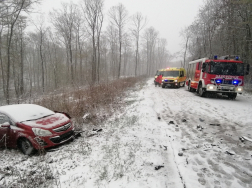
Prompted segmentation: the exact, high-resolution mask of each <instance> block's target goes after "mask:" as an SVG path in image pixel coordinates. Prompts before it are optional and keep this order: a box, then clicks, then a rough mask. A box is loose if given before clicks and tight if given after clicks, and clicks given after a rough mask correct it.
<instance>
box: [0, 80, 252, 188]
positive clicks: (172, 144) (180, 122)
mask: <svg viewBox="0 0 252 188" xmlns="http://www.w3.org/2000/svg"><path fill="white" fill-rule="evenodd" d="M125 94H126V95H125V97H123V98H121V99H123V100H121V102H120V103H121V104H123V108H120V110H115V111H114V112H113V113H112V115H111V116H110V118H109V119H108V120H106V121H103V122H101V123H99V124H96V127H95V128H96V129H94V130H93V128H92V129H86V131H85V132H83V133H82V135H81V136H80V137H79V138H77V139H75V140H74V141H72V142H69V143H67V144H64V145H62V146H60V147H57V148H54V149H51V151H50V150H48V151H47V153H46V154H45V155H37V156H32V157H26V156H24V155H23V154H21V153H20V152H19V151H17V150H2V151H1V153H0V187H6V186H9V187H62V188H64V187H82V188H83V187H88V188H93V187H94V188H98V187H106V188H118V187H122V188H123V187H124V188H141V187H142V188H147V187H150V188H165V187H174V188H180V187H181V188H183V187H186V188H195V187H234V188H237V187H238V188H239V187H251V184H252V174H251V169H252V158H251V155H252V153H251V151H252V143H250V142H249V141H243V142H242V141H241V140H239V137H240V136H245V137H247V138H252V127H251V124H252V119H251V113H252V109H251V105H252V100H251V99H252V97H251V95H249V94H245V95H239V96H238V97H237V99H236V100H228V99H226V98H222V97H220V98H201V97H199V96H197V95H196V94H195V93H191V92H188V91H187V90H186V89H185V88H179V89H174V88H170V89H162V88H160V87H155V86H154V84H153V79H150V80H148V81H147V82H146V83H145V84H143V83H140V84H137V85H136V87H134V88H130V89H129V90H128V91H127V92H126V93H125ZM210 124H211V125H210Z"/></svg>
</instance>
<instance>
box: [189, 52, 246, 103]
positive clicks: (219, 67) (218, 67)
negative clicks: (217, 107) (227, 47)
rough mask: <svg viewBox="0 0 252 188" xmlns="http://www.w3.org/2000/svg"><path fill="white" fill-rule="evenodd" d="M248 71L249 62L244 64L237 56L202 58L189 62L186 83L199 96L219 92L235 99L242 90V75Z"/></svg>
mask: <svg viewBox="0 0 252 188" xmlns="http://www.w3.org/2000/svg"><path fill="white" fill-rule="evenodd" d="M245 65H246V66H245ZM248 73H249V64H244V63H243V62H242V61H241V60H239V56H230V55H227V56H221V57H219V58H218V57H217V56H214V58H213V59H209V58H202V59H198V60H195V61H191V62H189V64H188V68H187V80H186V85H187V86H188V90H189V91H191V92H192V91H196V92H197V93H198V94H199V96H201V97H203V96H205V95H206V94H216V93H220V94H222V95H227V96H228V97H229V98H230V99H235V98H236V96H237V93H239V94H241V93H242V92H243V86H244V75H245V74H246V75H247V74H248Z"/></svg>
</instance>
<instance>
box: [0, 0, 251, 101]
mask: <svg viewBox="0 0 252 188" xmlns="http://www.w3.org/2000/svg"><path fill="white" fill-rule="evenodd" d="M40 2H41V1H40V0H1V1H0V69H1V70H0V79H1V81H0V82H1V83H0V90H1V94H0V98H1V103H2V104H10V103H13V102H20V101H22V100H23V99H26V98H29V97H32V96H35V95H38V94H45V93H50V92H54V91H57V90H60V89H61V88H78V87H82V86H87V85H89V86H91V85H99V84H104V83H109V82H111V81H113V80H118V79H119V78H126V77H138V76H141V75H145V76H153V75H154V74H155V71H156V70H157V69H158V68H162V67H165V66H167V65H168V64H169V63H170V62H171V61H172V60H173V58H174V57H178V56H179V57H181V58H182V59H183V61H181V62H178V66H180V65H182V66H183V67H186V65H187V63H188V61H190V60H193V59H198V58H202V57H211V56H213V55H227V54H232V55H239V56H240V57H241V59H242V60H243V61H244V62H245V63H249V64H252V63H251V60H250V59H251V56H252V52H251V47H252V39H251V26H252V2H251V0H220V1H212V0H206V1H205V2H204V6H202V7H200V9H199V12H198V14H197V17H196V18H195V21H194V22H193V23H188V26H187V27H186V28H184V29H182V30H181V31H180V33H181V37H182V40H183V44H181V51H180V52H178V53H176V54H171V53H170V52H169V51H168V50H167V44H168V42H169V41H167V40H166V39H165V38H161V37H160V36H159V32H158V30H156V29H155V28H154V27H152V26H148V24H147V23H148V18H147V17H146V16H145V15H142V13H141V12H136V13H135V14H133V15H129V13H128V11H127V9H126V7H125V6H124V5H123V4H121V3H119V4H118V5H115V6H112V7H111V8H110V9H109V11H108V12H105V10H104V1H103V0H82V1H80V3H79V4H74V3H72V2H69V3H62V5H61V7H60V8H59V9H57V10H54V11H52V12H50V13H49V15H47V16H48V17H49V19H48V20H49V22H50V23H47V22H46V20H45V17H44V16H43V15H40V19H38V21H36V22H35V21H31V19H29V17H30V15H31V14H34V12H33V10H34V7H36V6H40ZM105 18H106V20H109V21H108V23H104V20H105ZM174 19H176V18H174ZM31 26H32V28H34V29H32V30H31V29H29V28H30V27H31ZM178 32H179V31H178ZM178 42H179V41H178ZM250 80H251V79H250V76H248V77H247V81H250Z"/></svg>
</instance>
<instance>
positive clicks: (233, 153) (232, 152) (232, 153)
mask: <svg viewBox="0 0 252 188" xmlns="http://www.w3.org/2000/svg"><path fill="white" fill-rule="evenodd" d="M226 153H227V154H229V155H235V152H234V151H226Z"/></svg>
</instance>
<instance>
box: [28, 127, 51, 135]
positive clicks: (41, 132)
mask: <svg viewBox="0 0 252 188" xmlns="http://www.w3.org/2000/svg"><path fill="white" fill-rule="evenodd" d="M32 131H33V132H34V134H35V135H36V136H50V135H52V133H51V132H50V131H48V130H44V129H40V128H32Z"/></svg>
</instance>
